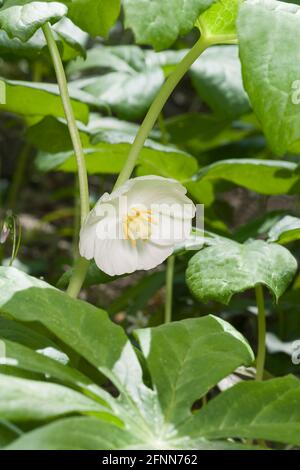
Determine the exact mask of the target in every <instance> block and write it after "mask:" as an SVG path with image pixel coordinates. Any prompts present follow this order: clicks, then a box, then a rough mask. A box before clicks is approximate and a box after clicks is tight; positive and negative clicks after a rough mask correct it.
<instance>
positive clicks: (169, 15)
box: [123, 0, 213, 49]
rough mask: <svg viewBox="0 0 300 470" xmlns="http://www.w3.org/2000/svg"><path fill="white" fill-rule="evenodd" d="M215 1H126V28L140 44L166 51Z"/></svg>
mask: <svg viewBox="0 0 300 470" xmlns="http://www.w3.org/2000/svg"><path fill="white" fill-rule="evenodd" d="M212 2H213V0H189V1H188V2H186V1H185V0H176V1H175V2H174V0H152V1H151V2H149V0H124V1H123V3H124V11H125V26H126V27H127V28H131V29H133V32H134V34H135V37H136V41H137V43H139V44H150V45H151V46H153V47H154V48H155V49H166V48H168V47H169V46H171V45H172V44H173V43H174V41H175V40H176V39H177V37H178V36H179V35H184V34H187V33H188V32H189V31H190V30H191V29H192V28H193V26H194V24H195V21H196V19H197V18H198V16H199V15H200V13H201V12H203V11H204V10H205V9H206V8H208V7H209V6H210V5H211V4H212Z"/></svg>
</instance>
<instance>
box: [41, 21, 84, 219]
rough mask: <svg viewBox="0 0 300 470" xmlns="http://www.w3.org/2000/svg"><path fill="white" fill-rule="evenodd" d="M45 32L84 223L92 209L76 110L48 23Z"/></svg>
mask: <svg viewBox="0 0 300 470" xmlns="http://www.w3.org/2000/svg"><path fill="white" fill-rule="evenodd" d="M43 32H44V35H45V38H46V41H47V44H48V47H49V52H50V55H51V58H52V61H53V66H54V69H55V73H56V78H57V83H58V86H59V90H60V94H61V100H62V103H63V107H64V111H65V115H66V119H67V123H68V127H69V132H70V136H71V140H72V144H73V147H74V152H75V155H76V160H77V167H78V178H79V189H80V207H81V223H82V224H83V223H84V221H85V218H86V216H87V215H88V213H89V211H90V203H89V187H88V177H87V171H86V165H85V158H84V153H83V149H82V144H81V140H80V135H79V131H78V127H77V124H76V119H75V115H74V111H73V108H72V103H71V99H70V96H69V91H68V83H67V79H66V74H65V71H64V67H63V63H62V60H61V57H60V54H59V50H58V47H57V44H56V42H55V39H54V37H53V33H52V30H51V27H50V25H49V24H48V23H46V24H45V25H44V26H43Z"/></svg>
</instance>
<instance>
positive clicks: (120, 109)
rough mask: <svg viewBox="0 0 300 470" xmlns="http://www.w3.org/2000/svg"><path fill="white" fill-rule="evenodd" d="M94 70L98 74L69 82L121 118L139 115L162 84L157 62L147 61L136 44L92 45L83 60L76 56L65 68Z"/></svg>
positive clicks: (140, 115)
mask: <svg viewBox="0 0 300 470" xmlns="http://www.w3.org/2000/svg"><path fill="white" fill-rule="evenodd" d="M103 68H104V69H105V73H103ZM98 69H101V73H100V74H97V75H96V76H94V77H93V76H92V77H88V78H83V79H82V80H76V81H73V82H72V86H76V87H77V88H79V89H82V90H84V91H86V92H88V93H90V94H91V95H93V96H95V97H96V98H97V99H99V100H101V101H102V102H103V103H105V104H106V105H107V106H108V107H109V108H110V109H111V110H112V112H113V113H115V114H116V115H117V116H118V117H120V118H121V119H131V120H135V119H139V118H141V117H143V116H144V115H145V113H146V112H147V110H148V108H149V107H150V105H151V103H152V101H153V99H154V98H155V96H156V95H157V93H158V91H159V89H160V87H161V86H162V84H163V83H164V74H163V70H162V68H161V66H160V64H159V63H157V64H155V63H154V61H153V60H152V61H151V62H150V63H149V61H148V55H147V52H144V51H143V50H142V49H140V48H138V47H136V46H115V47H95V48H93V49H91V50H90V51H88V53H87V61H86V62H84V61H83V60H80V59H78V60H77V61H75V62H74V63H73V64H71V66H70V67H69V69H68V71H69V74H71V75H73V74H74V73H75V72H76V73H78V72H80V71H87V70H91V71H93V70H94V71H95V70H96V71H97V70H98Z"/></svg>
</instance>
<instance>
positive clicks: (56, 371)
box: [0, 331, 110, 406]
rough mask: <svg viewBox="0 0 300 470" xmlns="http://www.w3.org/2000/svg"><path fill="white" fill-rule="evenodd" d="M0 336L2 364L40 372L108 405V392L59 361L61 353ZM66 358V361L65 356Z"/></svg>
mask: <svg viewBox="0 0 300 470" xmlns="http://www.w3.org/2000/svg"><path fill="white" fill-rule="evenodd" d="M0 338H1V341H2V343H3V344H4V345H5V360H3V359H2V362H3V364H4V365H5V364H6V363H7V364H8V365H11V366H12V367H16V368H19V369H22V370H26V371H30V372H36V373H38V374H41V375H42V376H43V377H46V378H47V379H48V380H49V379H52V380H53V379H54V380H58V381H60V382H61V383H63V384H66V385H71V386H74V387H75V388H77V389H78V390H80V391H81V392H83V393H85V394H87V395H93V396H96V397H97V399H98V401H99V399H100V400H101V403H102V404H103V405H106V406H109V403H110V396H109V395H108V394H106V393H105V392H104V391H103V390H102V389H101V388H100V387H97V386H96V385H94V384H93V383H92V382H91V380H90V379H89V378H87V377H86V376H85V375H83V374H82V373H81V372H79V371H77V370H76V369H74V368H72V367H70V366H68V365H66V364H65V363H62V362H60V361H62V357H61V356H63V354H62V353H61V354H60V355H59V352H58V351H56V350H54V349H53V348H49V347H47V348H44V349H38V350H37V351H33V350H31V349H29V348H28V347H25V346H22V345H21V344H18V343H16V342H13V341H9V340H7V339H3V333H2V331H1V336H0ZM51 356H52V357H51ZM54 357H55V359H54ZM66 359H67V361H68V357H67V356H66Z"/></svg>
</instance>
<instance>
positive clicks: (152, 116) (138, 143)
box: [114, 36, 211, 189]
mask: <svg viewBox="0 0 300 470" xmlns="http://www.w3.org/2000/svg"><path fill="white" fill-rule="evenodd" d="M210 45H211V42H210V41H207V40H206V39H205V38H204V36H201V37H200V39H199V40H198V41H197V42H196V44H195V45H194V47H193V48H192V49H191V50H190V51H189V52H188V53H187V55H186V56H185V57H184V58H183V59H182V61H181V62H180V63H179V64H178V65H177V67H176V68H175V70H174V71H173V72H172V73H171V75H170V76H169V77H168V79H167V80H166V81H165V83H164V84H163V86H162V87H161V89H160V91H159V93H158V94H157V96H156V98H155V99H154V101H153V103H152V105H151V107H150V109H149V111H148V113H147V116H146V117H145V119H144V121H143V123H142V125H141V127H140V129H139V131H138V133H137V135H136V138H135V141H134V143H133V145H132V147H131V150H130V152H129V154H128V158H127V161H126V163H125V165H124V167H123V169H122V171H121V173H120V175H119V177H118V179H117V182H116V184H115V187H114V189H116V188H118V187H119V186H122V184H124V183H125V182H126V181H127V180H128V179H129V178H130V176H131V173H132V172H133V170H134V167H135V165H136V161H137V159H138V156H139V153H140V151H141V150H142V148H143V146H144V143H145V140H146V139H147V137H148V135H149V134H150V132H151V131H152V129H153V127H154V125H155V123H156V121H157V119H158V117H159V115H160V113H161V111H162V109H163V107H164V105H165V104H166V102H167V100H168V98H169V96H170V95H171V93H172V92H173V90H174V89H175V87H176V86H177V85H178V83H179V82H180V80H181V79H182V78H183V77H184V75H185V74H186V72H187V71H188V70H189V68H190V67H191V65H192V64H193V63H194V62H195V60H197V59H198V57H199V56H200V55H201V54H202V53H203V52H204V51H205V49H207V48H208V47H209V46H210Z"/></svg>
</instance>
